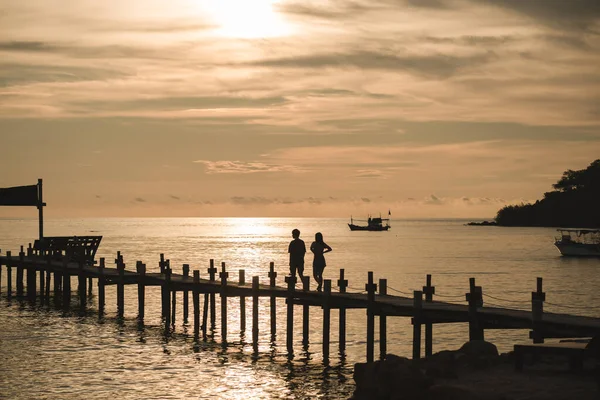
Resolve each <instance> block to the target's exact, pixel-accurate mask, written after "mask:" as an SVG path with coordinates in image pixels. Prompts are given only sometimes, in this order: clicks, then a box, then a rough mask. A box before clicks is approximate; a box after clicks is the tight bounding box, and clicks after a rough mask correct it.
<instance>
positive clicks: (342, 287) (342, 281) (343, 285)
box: [337, 268, 348, 357]
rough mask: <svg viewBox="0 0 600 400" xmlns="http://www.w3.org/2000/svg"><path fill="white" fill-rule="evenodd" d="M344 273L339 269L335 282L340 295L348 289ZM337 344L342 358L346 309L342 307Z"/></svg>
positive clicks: (344, 349) (344, 352)
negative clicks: (338, 275) (338, 276)
mask: <svg viewBox="0 0 600 400" xmlns="http://www.w3.org/2000/svg"><path fill="white" fill-rule="evenodd" d="M344 272H345V270H344V269H343V268H342V269H340V279H338V281H337V284H338V288H339V290H340V293H346V288H347V287H348V280H347V279H344ZM339 344H340V354H341V355H342V357H343V356H344V355H345V354H346V307H344V306H340V330H339Z"/></svg>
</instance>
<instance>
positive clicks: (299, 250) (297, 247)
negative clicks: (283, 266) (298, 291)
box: [288, 229, 306, 279]
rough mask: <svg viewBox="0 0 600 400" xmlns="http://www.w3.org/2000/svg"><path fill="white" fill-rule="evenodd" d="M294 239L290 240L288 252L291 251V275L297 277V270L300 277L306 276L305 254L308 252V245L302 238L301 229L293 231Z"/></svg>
mask: <svg viewBox="0 0 600 400" xmlns="http://www.w3.org/2000/svg"><path fill="white" fill-rule="evenodd" d="M292 237H293V238H294V240H292V241H291V242H290V245H289V247H288V253H290V275H291V276H293V277H294V278H295V277H296V270H297V271H298V275H300V279H302V278H304V254H306V245H305V244H304V240H302V239H300V231H299V230H298V229H294V230H293V231H292Z"/></svg>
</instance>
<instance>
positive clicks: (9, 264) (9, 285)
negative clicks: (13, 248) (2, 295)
mask: <svg viewBox="0 0 600 400" xmlns="http://www.w3.org/2000/svg"><path fill="white" fill-rule="evenodd" d="M11 258H12V256H11V253H10V250H9V251H7V252H6V296H7V297H8V298H9V299H10V298H12V260H11Z"/></svg>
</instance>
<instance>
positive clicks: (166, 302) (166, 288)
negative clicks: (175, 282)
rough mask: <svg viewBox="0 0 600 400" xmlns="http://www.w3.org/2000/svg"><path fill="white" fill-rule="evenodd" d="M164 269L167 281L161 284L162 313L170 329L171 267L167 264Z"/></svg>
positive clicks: (167, 327) (166, 326)
mask: <svg viewBox="0 0 600 400" xmlns="http://www.w3.org/2000/svg"><path fill="white" fill-rule="evenodd" d="M164 271H165V281H164V282H163V284H162V286H161V295H162V296H161V297H162V315H163V318H164V319H165V330H168V329H169V325H170V324H171V304H170V303H171V268H170V267H167V266H165V269H164Z"/></svg>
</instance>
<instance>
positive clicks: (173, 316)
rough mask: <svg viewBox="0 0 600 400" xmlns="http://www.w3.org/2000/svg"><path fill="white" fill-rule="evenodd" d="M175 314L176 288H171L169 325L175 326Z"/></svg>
mask: <svg viewBox="0 0 600 400" xmlns="http://www.w3.org/2000/svg"><path fill="white" fill-rule="evenodd" d="M176 315H177V290H175V289H173V290H171V326H173V327H174V326H175V316H176Z"/></svg>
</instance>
